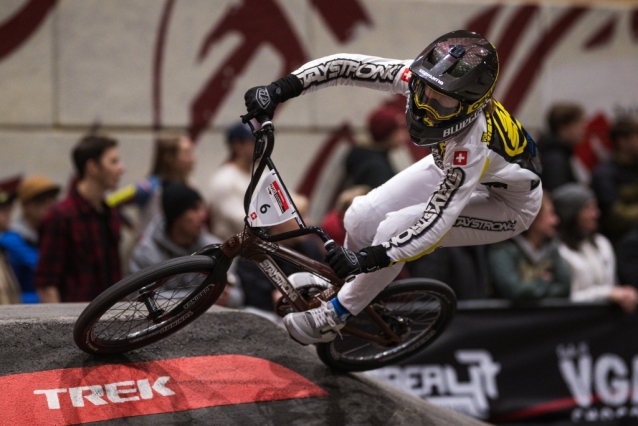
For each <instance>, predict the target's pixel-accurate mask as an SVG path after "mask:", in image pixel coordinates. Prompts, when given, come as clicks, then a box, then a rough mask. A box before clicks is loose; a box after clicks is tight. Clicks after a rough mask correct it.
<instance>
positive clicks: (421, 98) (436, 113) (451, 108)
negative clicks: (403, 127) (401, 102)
mask: <svg viewBox="0 0 638 426" xmlns="http://www.w3.org/2000/svg"><path fill="white" fill-rule="evenodd" d="M410 90H411V91H412V102H413V105H414V107H415V108H414V109H413V111H412V112H413V113H414V114H415V115H417V116H418V117H419V118H422V119H423V120H424V121H425V122H426V123H427V124H430V125H434V124H436V123H435V122H441V121H446V120H450V119H452V118H454V117H456V116H458V115H459V114H461V112H462V110H463V107H462V105H461V102H459V101H458V100H456V99H454V98H451V97H450V96H447V95H444V94H442V93H439V92H437V91H436V90H434V89H432V88H431V87H430V86H428V85H427V84H426V83H425V82H424V81H423V80H421V79H420V78H417V77H412V80H411V81H410Z"/></svg>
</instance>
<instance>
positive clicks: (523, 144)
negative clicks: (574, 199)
mask: <svg viewBox="0 0 638 426" xmlns="http://www.w3.org/2000/svg"><path fill="white" fill-rule="evenodd" d="M411 63H412V60H393V59H385V58H379V57H373V56H365V55H356V54H336V55H331V56H327V57H324V58H320V59H317V60H314V61H311V62H309V63H307V64H305V65H303V66H302V67H301V68H299V69H298V70H296V71H294V72H293V74H294V75H296V76H297V77H298V78H299V79H300V81H301V83H302V85H303V92H302V93H303V94H305V93H309V92H312V91H315V90H319V89H322V88H325V87H331V86H337V85H350V86H360V87H367V88H371V89H375V90H382V91H387V92H392V93H395V94H402V95H404V96H406V97H407V98H408V99H409V96H410V90H409V82H410V78H411V73H410V70H409V66H410V64H411ZM493 107H494V108H493V112H492V113H491V114H486V113H485V112H484V110H481V111H478V112H477V113H476V114H478V115H479V116H478V117H470V118H468V119H466V120H462V121H460V122H459V123H458V124H457V126H460V128H461V129H462V128H464V127H467V129H466V130H465V131H462V132H461V133H459V134H458V135H457V136H455V137H454V138H452V139H449V140H447V141H445V142H442V143H441V144H439V145H438V146H434V147H433V149H432V155H431V156H428V157H426V158H425V159H423V160H421V161H419V162H418V163H415V164H414V165H413V166H411V167H409V168H408V169H406V170H404V171H403V172H401V173H399V174H398V175H397V176H395V177H394V178H393V179H391V180H390V181H388V182H387V183H386V184H384V185H382V186H381V187H379V188H377V189H375V190H373V191H372V192H370V193H369V194H368V195H367V196H365V197H360V198H358V199H357V201H356V203H353V206H352V208H351V210H349V212H348V214H347V215H346V229H347V230H348V233H349V241H350V245H351V247H350V248H353V249H361V248H363V247H365V246H368V245H373V244H383V246H384V247H385V248H386V252H387V254H388V256H389V258H390V260H391V262H392V263H398V262H404V261H409V260H413V259H415V258H418V257H419V256H422V255H424V254H427V253H429V252H431V251H432V250H433V249H435V248H436V247H437V246H439V245H440V246H452V245H458V246H460V245H473V244H487V243H492V242H496V241H500V240H504V239H506V238H509V237H511V236H514V235H516V234H518V233H520V232H521V231H523V230H525V229H527V227H528V226H529V224H530V223H531V221H532V220H533V219H534V217H535V216H536V214H537V213H538V209H539V208H540V194H542V191H541V189H540V178H539V176H538V174H537V173H539V172H540V170H539V166H538V160H537V156H536V147H535V145H534V142H533V141H532V139H531V138H530V137H529V135H528V134H527V132H526V131H525V130H524V129H523V127H522V126H521V124H520V123H519V122H518V121H517V120H516V119H515V118H514V117H512V116H511V115H510V114H509V113H508V112H507V111H506V110H505V108H504V107H503V106H502V105H501V104H500V103H498V102H496V101H493ZM348 223H350V229H348V226H349V225H348ZM340 297H341V296H340Z"/></svg>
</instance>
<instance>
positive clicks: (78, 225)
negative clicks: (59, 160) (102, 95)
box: [35, 135, 124, 303]
mask: <svg viewBox="0 0 638 426" xmlns="http://www.w3.org/2000/svg"><path fill="white" fill-rule="evenodd" d="M72 158H73V163H74V166H75V169H76V172H77V176H78V180H77V182H75V184H72V186H71V189H70V190H69V193H68V195H67V196H66V198H65V199H64V200H62V201H61V202H60V203H58V204H56V205H55V206H54V207H53V208H52V209H51V210H50V211H49V212H48V213H47V215H46V217H45V218H44V221H43V223H42V227H41V229H40V232H41V238H40V259H39V261H38V266H37V268H36V271H35V287H36V289H37V291H38V294H39V296H40V300H41V301H42V302H45V303H47V302H48V303H57V302H88V301H91V300H93V299H94V298H95V297H96V296H97V295H98V294H100V293H101V292H102V291H104V290H105V289H106V288H107V287H109V286H110V285H111V284H113V283H115V282H117V281H119V280H120V278H121V272H120V257H119V253H118V245H119V240H120V217H119V215H118V213H117V211H116V210H114V209H112V208H109V207H108V206H107V205H106V203H105V202H104V196H105V193H106V191H108V190H112V189H115V188H116V187H117V185H118V182H119V180H120V176H121V175H122V173H123V172H124V166H123V164H122V162H121V160H120V156H119V152H118V149H117V141H115V140H114V139H110V138H108V137H105V136H98V135H90V136H86V137H84V138H83V139H81V140H80V142H78V144H77V145H76V146H75V148H74V149H73V153H72Z"/></svg>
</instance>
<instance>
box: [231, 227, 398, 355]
mask: <svg viewBox="0 0 638 426" xmlns="http://www.w3.org/2000/svg"><path fill="white" fill-rule="evenodd" d="M221 249H222V251H223V252H224V254H225V255H226V256H227V257H228V258H230V259H234V258H235V257H237V256H240V257H241V258H243V259H247V260H249V261H251V262H253V263H254V264H255V265H257V267H258V268H259V269H260V270H261V271H262V272H263V273H264V274H265V275H266V276H267V277H268V279H269V280H270V282H271V283H272V284H273V285H274V286H275V287H276V288H277V289H278V290H279V291H280V292H281V293H282V294H283V297H284V298H286V300H288V302H289V303H290V304H291V305H292V306H294V308H295V310H296V311H298V312H303V311H307V310H308V309H312V308H316V307H318V306H319V304H320V302H319V299H321V300H325V301H329V300H331V299H332V298H333V297H335V296H336V295H337V294H338V293H339V290H340V289H341V287H342V286H343V284H344V283H345V281H344V280H343V279H341V278H339V277H337V276H336V275H335V273H334V271H333V270H332V269H331V268H330V267H329V266H327V265H324V264H323V263H320V262H317V261H316V260H313V259H310V258H308V257H306V256H304V255H302V254H300V253H298V252H296V251H294V250H290V249H288V248H286V247H282V246H280V245H279V244H276V243H271V242H267V241H264V240H262V239H261V238H259V237H258V236H257V235H256V234H255V233H254V232H252V231H251V229H250V228H248V227H247V228H246V230H245V231H244V232H242V233H241V234H237V235H235V236H233V237H231V238H230V239H228V240H227V241H226V242H225V243H224V244H223V245H222V247H221ZM271 256H273V257H275V258H277V259H281V260H284V261H286V262H289V263H291V264H293V265H295V266H297V267H299V268H300V269H302V270H304V271H306V272H310V273H311V274H314V275H317V276H319V277H321V278H323V279H324V280H326V281H328V282H330V283H332V286H331V287H329V288H328V289H326V290H324V291H322V292H321V293H320V294H319V295H318V296H317V297H315V298H313V299H311V300H310V301H307V300H306V299H304V297H303V296H302V295H301V294H300V293H299V292H298V291H297V289H295V287H294V286H293V285H292V284H291V283H290V281H289V280H288V277H287V276H286V274H284V273H283V271H282V270H281V268H279V266H278V265H277V263H276V262H275V261H273V259H272V257H271ZM364 312H365V313H366V314H367V315H368V316H369V317H370V318H371V319H372V321H374V322H375V324H377V325H378V326H379V328H380V329H381V330H382V331H383V333H384V334H385V336H387V337H386V338H382V337H380V336H376V335H373V334H370V333H366V332H363V331H361V330H358V329H356V328H353V327H349V326H348V325H347V324H346V326H345V327H344V328H343V329H342V330H341V331H342V332H344V333H348V334H351V335H353V336H356V337H360V338H362V339H365V340H369V341H373V342H376V343H379V344H382V345H390V344H392V343H398V342H400V338H399V336H397V335H396V333H394V332H393V331H392V329H390V327H388V325H387V324H386V323H385V321H383V319H381V317H379V315H378V314H377V313H376V311H375V310H374V308H373V307H372V306H368V307H366V308H365V309H364Z"/></svg>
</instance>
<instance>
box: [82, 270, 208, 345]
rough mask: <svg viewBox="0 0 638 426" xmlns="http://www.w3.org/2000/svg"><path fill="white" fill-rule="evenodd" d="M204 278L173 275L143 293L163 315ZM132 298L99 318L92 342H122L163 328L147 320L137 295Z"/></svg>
mask: <svg viewBox="0 0 638 426" xmlns="http://www.w3.org/2000/svg"><path fill="white" fill-rule="evenodd" d="M207 276H208V274H205V273H198V272H189V273H185V274H178V275H173V276H169V277H165V278H162V279H160V280H158V281H156V282H154V283H150V284H149V285H147V286H146V287H144V291H147V292H148V295H147V296H148V297H152V298H153V301H154V303H155V305H156V306H157V309H159V310H160V311H162V312H163V315H165V314H166V313H170V312H171V310H173V309H174V308H175V307H176V306H178V305H179V304H180V303H181V302H182V300H184V298H185V297H189V296H190V295H191V294H192V291H193V290H195V289H196V288H198V286H199V285H200V284H201V283H202V282H204V280H205V279H206V277H207ZM140 291H142V290H140ZM145 294H146V293H145ZM132 296H133V297H132V300H129V301H122V302H121V303H118V304H116V305H114V306H113V307H112V308H111V309H109V310H108V311H106V312H105V313H104V314H103V315H102V317H101V318H100V319H99V320H98V321H97V322H96V324H95V327H94V330H93V336H94V338H95V339H97V340H100V341H102V342H107V343H109V342H110V343H113V342H117V341H125V340H126V339H128V338H129V337H130V336H135V335H142V334H143V333H150V332H152V331H153V330H155V329H157V328H158V327H161V326H162V325H163V323H164V321H162V322H160V323H157V324H156V323H155V322H154V321H153V320H152V319H150V318H149V312H148V311H147V309H146V305H145V304H144V303H141V302H140V301H139V300H138V298H139V294H133V295H132Z"/></svg>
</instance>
